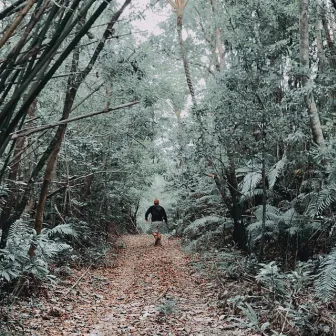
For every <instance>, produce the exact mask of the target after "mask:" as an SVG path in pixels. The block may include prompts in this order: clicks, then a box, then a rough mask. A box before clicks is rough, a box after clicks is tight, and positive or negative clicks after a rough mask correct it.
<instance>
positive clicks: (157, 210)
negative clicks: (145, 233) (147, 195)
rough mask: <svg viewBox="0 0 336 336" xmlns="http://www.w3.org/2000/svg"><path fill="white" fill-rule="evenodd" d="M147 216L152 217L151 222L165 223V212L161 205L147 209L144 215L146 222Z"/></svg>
mask: <svg viewBox="0 0 336 336" xmlns="http://www.w3.org/2000/svg"><path fill="white" fill-rule="evenodd" d="M149 214H151V215H152V222H162V220H164V221H165V222H166V223H167V215H166V211H165V209H164V208H163V207H162V206H161V205H152V206H151V207H149V209H148V210H147V212H146V214H145V219H146V220H147V219H148V215H149Z"/></svg>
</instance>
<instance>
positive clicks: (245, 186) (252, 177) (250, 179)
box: [240, 171, 262, 197]
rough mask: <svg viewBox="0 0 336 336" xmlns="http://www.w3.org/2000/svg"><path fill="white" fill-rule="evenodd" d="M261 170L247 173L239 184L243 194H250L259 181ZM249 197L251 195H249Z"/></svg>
mask: <svg viewBox="0 0 336 336" xmlns="http://www.w3.org/2000/svg"><path fill="white" fill-rule="evenodd" d="M261 178H262V176H261V171H254V172H251V173H247V174H246V175H245V177H244V180H243V181H242V182H241V184H240V191H241V193H242V194H243V195H247V196H248V195H251V194H252V193H253V191H254V190H255V189H256V187H257V186H258V184H259V183H260V182H261ZM250 197H251V196H250Z"/></svg>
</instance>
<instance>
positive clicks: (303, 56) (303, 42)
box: [300, 0, 324, 146]
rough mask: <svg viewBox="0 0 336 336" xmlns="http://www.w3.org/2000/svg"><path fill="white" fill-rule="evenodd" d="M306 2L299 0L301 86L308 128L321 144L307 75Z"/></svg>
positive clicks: (317, 119)
mask: <svg viewBox="0 0 336 336" xmlns="http://www.w3.org/2000/svg"><path fill="white" fill-rule="evenodd" d="M308 4H309V0H300V62H301V66H302V70H303V71H304V74H303V76H302V86H303V87H304V89H305V90H307V92H305V97H304V99H305V102H306V105H307V109H308V114H309V118H310V128H311V131H312V134H313V140H314V142H315V143H316V144H317V145H319V146H321V145H323V144H324V136H323V132H322V127H321V121H320V116H319V113H318V110H317V107H316V103H315V99H314V95H313V93H312V92H311V89H310V88H309V86H310V82H311V80H310V77H309V26H308Z"/></svg>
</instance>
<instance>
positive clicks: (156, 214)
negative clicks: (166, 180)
mask: <svg viewBox="0 0 336 336" xmlns="http://www.w3.org/2000/svg"><path fill="white" fill-rule="evenodd" d="M159 203H160V202H159V200H158V199H157V198H155V199H154V205H152V206H151V207H149V208H148V210H147V212H146V214H145V219H146V222H147V223H148V216H149V214H151V215H152V225H151V229H152V234H153V236H154V238H155V244H154V245H155V246H158V245H162V243H161V238H162V236H161V232H160V226H161V225H162V222H163V221H165V222H166V224H167V215H166V211H165V209H164V208H163V207H162V206H161V205H159Z"/></svg>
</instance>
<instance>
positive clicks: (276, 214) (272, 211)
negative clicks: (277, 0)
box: [254, 204, 281, 221]
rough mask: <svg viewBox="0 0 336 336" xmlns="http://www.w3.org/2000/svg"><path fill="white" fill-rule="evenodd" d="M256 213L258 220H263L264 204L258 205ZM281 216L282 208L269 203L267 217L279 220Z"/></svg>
mask: <svg viewBox="0 0 336 336" xmlns="http://www.w3.org/2000/svg"><path fill="white" fill-rule="evenodd" d="M254 214H255V216H256V217H257V220H258V221H261V220H262V217H263V207H262V205H260V206H258V207H256V209H255V210H254ZM280 218H281V212H280V210H279V209H278V208H276V207H274V206H273V205H270V204H267V205H266V219H269V220H273V221H278V220H279V219H280Z"/></svg>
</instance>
